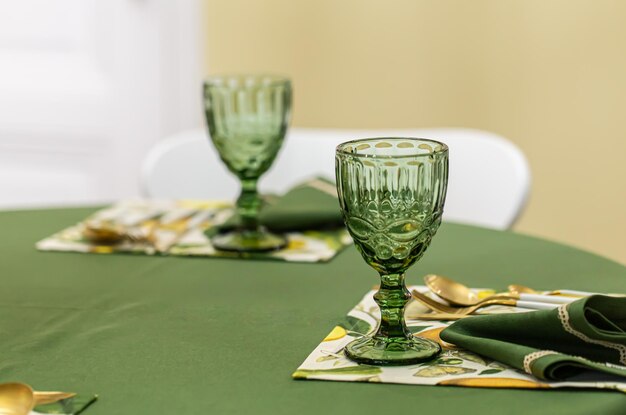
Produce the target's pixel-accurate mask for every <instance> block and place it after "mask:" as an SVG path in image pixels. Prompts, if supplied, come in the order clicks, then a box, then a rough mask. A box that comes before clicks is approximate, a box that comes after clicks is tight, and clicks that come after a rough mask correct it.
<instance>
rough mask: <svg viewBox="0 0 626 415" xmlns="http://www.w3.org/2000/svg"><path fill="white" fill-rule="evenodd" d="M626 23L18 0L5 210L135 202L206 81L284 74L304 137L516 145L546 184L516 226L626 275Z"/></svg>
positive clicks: (523, 4) (390, 8) (583, 15)
mask: <svg viewBox="0 0 626 415" xmlns="http://www.w3.org/2000/svg"><path fill="white" fill-rule="evenodd" d="M624 21H626V2H624V1H621V0H595V1H592V0H550V1H542V0H473V1H471V2H470V1H463V0H393V1H383V0H342V1H336V0H315V1H313V0H300V1H294V0H182V1H177V2H168V1H166V0H110V1H103V0H55V1H51V0H20V1H17V0H14V1H11V0H3V1H1V2H0V207H1V206H6V207H11V206H18V205H20V206H21V205H25V204H26V205H28V204H29V203H32V204H41V203H42V202H45V201H46V200H48V201H49V202H50V203H53V204H54V203H56V204H58V203H59V202H63V201H65V202H67V203H102V202H105V201H110V200H114V199H117V198H122V197H129V196H135V195H137V194H138V193H139V190H138V174H139V164H140V163H141V160H142V158H143V156H144V155H145V153H146V151H147V150H148V149H149V148H150V147H151V146H152V145H153V144H154V143H156V142H157V141H159V140H161V139H163V138H164V137H167V136H168V135H170V134H172V133H175V132H177V131H181V130H184V129H189V128H194V127H199V126H202V125H203V119H202V112H201V108H202V106H201V102H200V84H201V79H202V77H203V76H204V75H207V74H214V73H224V72H233V71H234V72H255V71H266V72H278V73H281V74H287V75H289V76H290V77H291V78H292V79H293V83H294V89H295V104H294V113H293V122H292V125H294V126H299V127H338V128H339V127H340V128H404V127H407V128H426V127H469V128H477V129H482V130H487V131H492V132H494V133H497V134H500V135H501V136H504V137H506V138H508V139H509V140H511V141H512V142H514V143H515V144H516V145H517V146H518V147H519V148H521V149H522V150H523V151H524V153H525V154H526V156H527V158H528V160H529V163H530V166H531V170H532V175H533V181H532V190H531V196H530V200H529V203H528V205H527V207H526V210H525V211H524V213H523V215H522V217H521V218H520V220H519V221H518V223H517V224H516V226H515V228H514V229H515V230H516V231H520V232H524V233H528V234H532V235H537V236H541V237H544V238H548V239H551V240H556V241H560V242H565V243H568V244H571V245H574V246H578V247H580V248H583V249H586V250H589V251H592V252H595V253H598V254H600V255H604V256H607V257H609V258H612V259H614V260H616V261H619V262H622V263H626V249H625V248H626V243H625V242H626V238H625V237H624V235H625V234H626V184H624V182H625V181H626V162H625V161H624V157H625V155H626V123H625V122H624V119H625V115H624V110H625V109H626V41H625V39H626V25H624ZM452 168H453V167H452ZM61 196H62V197H61ZM46 197H48V199H46Z"/></svg>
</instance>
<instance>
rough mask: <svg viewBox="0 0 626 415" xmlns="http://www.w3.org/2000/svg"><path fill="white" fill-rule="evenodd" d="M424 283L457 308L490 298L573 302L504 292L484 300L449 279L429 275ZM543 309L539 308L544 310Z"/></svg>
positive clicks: (552, 297) (538, 295) (539, 294)
mask: <svg viewBox="0 0 626 415" xmlns="http://www.w3.org/2000/svg"><path fill="white" fill-rule="evenodd" d="M424 283H425V284H426V286H427V287H428V288H429V289H430V290H431V291H432V292H434V293H435V294H437V296H438V297H440V298H442V299H444V300H446V301H447V302H448V303H450V304H452V305H457V306H465V307H470V306H474V305H477V304H480V303H481V302H482V301H484V300H486V299H491V298H502V299H513V300H524V301H527V302H537V303H554V304H565V303H570V302H572V301H574V300H575V298H570V297H558V296H550V295H545V294H541V293H537V292H535V293H532V294H531V293H526V292H505V293H498V294H494V295H491V296H489V297H485V298H479V297H478V294H476V293H475V292H474V291H472V290H471V289H470V288H469V287H467V286H465V285H463V284H461V283H460V282H457V281H454V280H452V279H450V278H446V277H443V276H441V275H434V274H429V275H426V276H425V277H424ZM527 305H530V304H527ZM532 308H534V307H532ZM544 308H545V307H539V309H544Z"/></svg>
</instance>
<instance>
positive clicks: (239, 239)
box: [211, 229, 287, 252]
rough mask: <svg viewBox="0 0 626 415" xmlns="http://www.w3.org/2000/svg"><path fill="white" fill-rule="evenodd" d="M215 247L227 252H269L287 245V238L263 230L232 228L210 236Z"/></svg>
mask: <svg viewBox="0 0 626 415" xmlns="http://www.w3.org/2000/svg"><path fill="white" fill-rule="evenodd" d="M211 244H212V245H213V247H214V248H215V249H219V250H220V251H229V252H269V251H276V250H278V249H281V248H284V247H286V246H287V239H286V238H285V237H283V236H281V235H276V234H273V233H270V232H267V231H265V230H263V229H262V230H259V231H242V230H234V231H231V232H227V233H222V234H218V235H215V236H213V237H212V238H211Z"/></svg>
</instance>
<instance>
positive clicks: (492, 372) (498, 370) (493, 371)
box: [478, 369, 502, 376]
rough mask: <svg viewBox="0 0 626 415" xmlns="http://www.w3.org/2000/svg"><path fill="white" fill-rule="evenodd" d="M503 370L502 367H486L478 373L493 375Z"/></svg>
mask: <svg viewBox="0 0 626 415" xmlns="http://www.w3.org/2000/svg"><path fill="white" fill-rule="evenodd" d="M500 372H502V369H486V370H483V371H482V372H480V373H479V374H478V375H479V376H480V375H493V374H495V373H500Z"/></svg>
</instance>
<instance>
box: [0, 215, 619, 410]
mask: <svg viewBox="0 0 626 415" xmlns="http://www.w3.org/2000/svg"><path fill="white" fill-rule="evenodd" d="M95 211H96V209H95V208H90V209H49V210H31V211H14V212H0V230H1V232H0V351H1V358H0V381H2V382H8V381H22V382H25V383H28V384H30V385H31V386H33V387H34V388H35V389H37V390H66V391H72V392H77V393H79V394H81V395H83V396H87V395H89V394H90V393H93V392H97V393H98V395H99V396H100V399H99V400H98V403H97V404H95V405H93V406H91V407H90V408H89V410H88V411H87V412H85V413H86V414H88V415H100V414H102V415H104V414H191V415H193V414H242V413H253V414H259V415H265V414H271V415H283V414H300V415H319V414H320V413H324V414H326V413H328V414H331V413H332V414H353V413H357V414H361V415H366V414H381V413H401V412H402V413H404V412H407V411H417V412H419V413H433V414H437V415H453V414H454V415H458V414H459V412H460V411H462V412H463V413H464V414H468V415H479V414H483V415H484V414H494V413H502V414H507V415H527V414H530V413H532V414H533V415H534V414H541V415H543V414H546V415H548V414H550V415H553V414H567V415H589V414H602V415H622V414H624V409H625V405H626V396H624V395H623V394H621V393H616V392H614V391H601V390H593V391H584V390H567V389H561V390H551V391H547V392H543V391H542V390H537V389H533V390H490V389H479V388H458V387H457V388H451V387H419V386H405V385H392V384H377V385H372V384H364V383H355V382H309V381H294V380H293V379H292V378H291V376H290V375H291V373H293V371H294V368H296V367H297V366H298V364H299V363H300V362H302V358H303V357H304V356H305V355H306V354H307V353H308V352H309V351H310V350H311V349H312V348H313V347H315V345H317V344H318V343H319V341H320V340H321V339H322V338H323V337H324V336H325V335H326V334H327V333H328V332H329V331H330V330H331V329H332V327H333V326H334V325H335V323H336V321H337V320H338V319H340V318H341V317H342V316H345V314H346V312H347V311H348V310H349V309H350V308H351V307H352V306H353V305H354V304H356V303H357V302H358V301H359V299H360V298H361V297H362V294H363V293H365V292H366V291H367V290H369V289H370V288H371V286H372V285H374V284H377V283H379V278H378V276H377V274H376V272H375V271H374V270H372V269H371V268H370V267H369V266H368V265H367V264H365V262H364V261H363V258H361V256H360V254H359V253H358V252H357V251H356V249H354V248H352V247H348V248H346V249H345V250H344V251H343V252H341V253H340V254H339V255H337V256H336V257H335V258H334V259H333V260H332V261H330V262H328V263H324V264H307V263H290V262H279V261H256V260H248V261H242V260H234V259H216V258H206V257H202V258H195V259H190V258H183V257H177V256H145V255H85V254H83V253H74V252H40V251H37V250H36V249H35V248H34V244H35V243H36V242H37V241H38V240H40V239H41V238H44V237H45V236H47V235H50V234H52V233H54V232H56V231H58V230H59V229H62V228H64V227H68V226H70V225H72V224H75V223H77V222H78V221H80V220H82V219H83V218H85V217H87V216H88V215H90V214H92V213H93V212H95ZM428 273H439V274H442V275H448V276H450V277H451V278H455V279H457V280H459V281H462V282H463V283H464V284H466V285H468V286H474V287H494V288H498V289H503V288H504V287H505V286H506V284H508V283H518V284H524V285H528V286H530V287H533V288H535V289H540V290H541V289H549V288H552V287H568V288H572V289H578V290H587V291H589V290H592V291H595V292H598V291H599V292H620V291H623V290H624V281H626V267H624V266H623V265H621V264H618V263H616V262H613V261H610V260H607V259H606V258H602V257H599V256H596V255H593V254H591V253H587V252H584V251H581V250H578V249H575V248H571V247H568V246H564V245H561V244H556V243H552V242H549V241H545V240H541V239H537V238H532V237H528V236H525V235H520V234H516V233H513V232H499V231H493V230H488V229H483V228H478V227H473V226H464V225H459V224H451V223H444V224H442V225H441V228H440V229H439V231H438V232H437V235H436V236H435V238H434V239H433V242H432V244H431V246H430V247H429V249H428V251H427V252H426V255H425V256H424V257H423V258H422V259H421V260H420V261H419V262H418V263H417V264H415V265H414V266H413V267H411V269H410V270H409V271H408V273H407V281H408V284H419V283H420V281H421V280H422V277H423V275H425V274H428ZM518 402H521V403H522V404H517V403H518Z"/></svg>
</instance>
